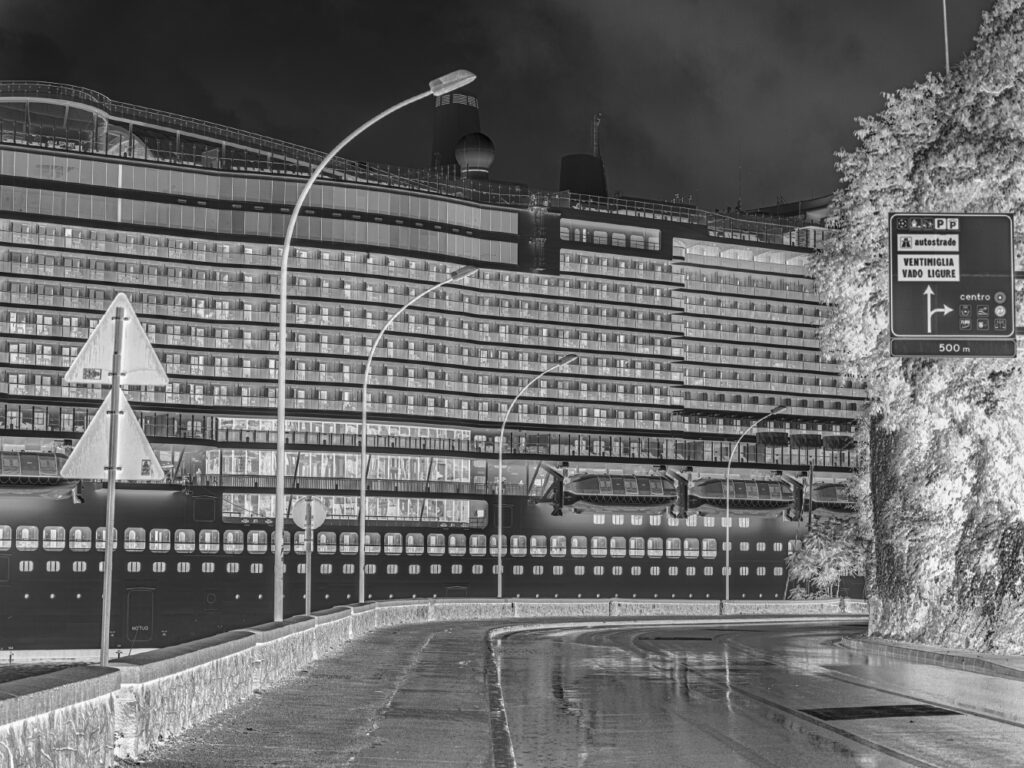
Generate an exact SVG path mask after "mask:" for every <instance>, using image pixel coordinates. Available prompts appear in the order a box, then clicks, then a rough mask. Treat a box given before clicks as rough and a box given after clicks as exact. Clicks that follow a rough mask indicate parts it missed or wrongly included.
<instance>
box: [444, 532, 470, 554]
mask: <svg viewBox="0 0 1024 768" xmlns="http://www.w3.org/2000/svg"><path fill="white" fill-rule="evenodd" d="M448 554H449V555H452V556H453V557H465V556H466V534H464V533H451V534H448Z"/></svg>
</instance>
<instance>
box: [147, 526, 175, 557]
mask: <svg viewBox="0 0 1024 768" xmlns="http://www.w3.org/2000/svg"><path fill="white" fill-rule="evenodd" d="M149 551H150V552H156V553H158V554H162V553H164V552H170V551H171V531H170V529H169V528H153V529H151V530H150V532H149Z"/></svg>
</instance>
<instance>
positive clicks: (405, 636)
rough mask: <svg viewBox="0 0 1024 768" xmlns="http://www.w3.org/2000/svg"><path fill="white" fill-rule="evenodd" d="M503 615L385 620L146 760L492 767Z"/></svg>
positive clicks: (167, 763) (182, 764) (205, 764)
mask: <svg viewBox="0 0 1024 768" xmlns="http://www.w3.org/2000/svg"><path fill="white" fill-rule="evenodd" d="M497 623H500V622H494V621H484V622H471V623H459V624H455V625H450V624H444V623H433V624H419V625H410V626H406V627H402V628H394V629H383V630H379V631H377V632H374V633H373V634H371V635H369V636H366V637H364V638H360V639H358V640H354V641H352V642H351V643H349V644H347V645H346V646H345V647H344V649H343V650H342V651H341V652H339V653H337V654H335V655H333V656H331V657H329V658H326V659H322V660H319V661H317V662H315V663H314V664H312V665H310V667H309V668H308V669H306V670H303V671H302V672H301V673H300V674H299V675H298V677H297V678H295V679H294V680H290V681H289V682H287V683H285V684H283V685H280V686H278V687H276V688H274V689H273V691H268V692H265V693H260V694H257V695H256V696H253V697H252V698H251V699H249V700H247V701H245V702H243V703H242V704H240V705H238V706H237V707H233V708H232V709H230V710H228V711H227V712H224V713H222V714H220V715H218V716H216V717H214V718H212V719H211V720H209V721H207V722H205V723H203V724H202V725H201V726H199V727H198V728H195V729H193V730H192V731H190V732H189V733H187V734H186V735H184V736H182V737H179V738H176V739H175V740H174V741H173V742H171V743H170V744H168V745H167V746H166V747H163V748H159V749H157V750H154V751H153V752H151V753H150V754H149V755H147V759H146V760H145V761H143V763H141V764H144V765H146V766H152V768H215V767H219V766H225V767H231V766H247V767H248V766H253V765H259V766H288V768H307V767H308V768H314V767H315V768H320V767H321V766H324V765H346V766H356V767H358V766H367V767H370V766H374V767H378V766H379V767H381V768H383V767H384V766H396V767H398V768H400V767H401V766H426V767H428V768H429V766H439V767H440V766H446V767H447V766H452V768H460V767H462V766H464V767H465V768H484V767H487V768H489V767H490V766H491V765H492V763H491V713H490V711H489V709H490V708H489V706H488V690H487V685H486V677H487V676H486V675H485V663H486V657H487V656H486V653H485V642H486V639H485V637H486V630H487V628H489V627H492V626H494V625H495V624H497ZM253 755H259V759H258V761H257V762H254V758H253ZM122 764H123V765H128V764H130V763H122Z"/></svg>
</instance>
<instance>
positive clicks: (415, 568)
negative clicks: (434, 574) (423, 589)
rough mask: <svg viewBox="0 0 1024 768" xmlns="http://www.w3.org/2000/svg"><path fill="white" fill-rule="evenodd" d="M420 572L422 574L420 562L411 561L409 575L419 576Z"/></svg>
mask: <svg viewBox="0 0 1024 768" xmlns="http://www.w3.org/2000/svg"><path fill="white" fill-rule="evenodd" d="M419 574H420V564H419V563H409V575H410V576H419Z"/></svg>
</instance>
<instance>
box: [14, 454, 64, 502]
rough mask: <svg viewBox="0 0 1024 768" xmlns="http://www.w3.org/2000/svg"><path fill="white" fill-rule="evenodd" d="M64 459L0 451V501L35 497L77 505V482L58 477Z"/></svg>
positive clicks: (46, 455) (58, 455)
mask: <svg viewBox="0 0 1024 768" xmlns="http://www.w3.org/2000/svg"><path fill="white" fill-rule="evenodd" d="M66 460H67V459H66V458H65V457H64V456H63V455H61V454H58V453H42V452H39V451H11V452H8V451H4V452H3V453H0V498H4V497H7V496H38V497H41V498H46V499H57V500H62V499H71V500H72V501H78V500H80V498H81V494H80V493H79V481H77V480H65V479H64V478H62V477H61V476H60V470H61V467H63V466H64V462H65V461H66Z"/></svg>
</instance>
